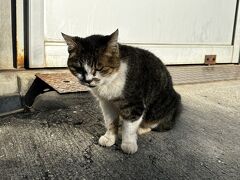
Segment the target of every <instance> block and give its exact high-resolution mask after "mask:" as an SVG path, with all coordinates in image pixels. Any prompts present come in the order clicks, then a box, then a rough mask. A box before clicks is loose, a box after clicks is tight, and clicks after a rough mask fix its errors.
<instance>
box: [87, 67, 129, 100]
mask: <svg viewBox="0 0 240 180" xmlns="http://www.w3.org/2000/svg"><path fill="white" fill-rule="evenodd" d="M126 75H127V64H126V63H121V65H120V68H119V70H118V72H116V73H115V74H113V75H111V76H109V77H105V78H104V79H102V80H103V82H102V83H101V85H99V86H97V87H95V88H94V89H93V90H92V92H93V93H94V94H95V95H96V96H98V97H100V98H104V99H108V100H110V99H114V98H117V97H120V96H121V95H122V93H123V89H124V86H125V83H126Z"/></svg>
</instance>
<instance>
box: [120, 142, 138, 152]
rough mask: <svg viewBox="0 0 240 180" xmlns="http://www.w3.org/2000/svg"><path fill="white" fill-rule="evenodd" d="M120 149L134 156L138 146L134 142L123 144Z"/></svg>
mask: <svg viewBox="0 0 240 180" xmlns="http://www.w3.org/2000/svg"><path fill="white" fill-rule="evenodd" d="M121 148H122V150H123V152H125V153H127V154H134V153H135V152H137V150H138V145H137V143H136V142H123V143H122V145H121Z"/></svg>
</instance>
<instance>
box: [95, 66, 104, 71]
mask: <svg viewBox="0 0 240 180" xmlns="http://www.w3.org/2000/svg"><path fill="white" fill-rule="evenodd" d="M102 70H103V67H101V68H95V71H102Z"/></svg>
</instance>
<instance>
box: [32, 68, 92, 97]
mask: <svg viewBox="0 0 240 180" xmlns="http://www.w3.org/2000/svg"><path fill="white" fill-rule="evenodd" d="M36 76H37V77H38V78H39V79H41V80H42V81H44V82H45V83H47V84H48V85H49V86H51V87H52V88H53V89H55V90H56V91H57V92H58V93H60V94H63V93H73V92H85V91H88V88H87V87H86V86H83V85H81V84H80V83H79V81H78V79H77V78H76V77H75V76H73V75H72V74H71V73H70V72H69V73H49V74H41V73H37V74H36Z"/></svg>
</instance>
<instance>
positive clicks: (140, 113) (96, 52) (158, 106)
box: [62, 30, 180, 154]
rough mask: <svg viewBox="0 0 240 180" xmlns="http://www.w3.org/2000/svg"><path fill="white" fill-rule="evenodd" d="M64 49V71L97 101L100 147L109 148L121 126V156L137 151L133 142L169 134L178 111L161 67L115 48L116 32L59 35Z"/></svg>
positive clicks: (146, 56)
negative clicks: (155, 134)
mask: <svg viewBox="0 0 240 180" xmlns="http://www.w3.org/2000/svg"><path fill="white" fill-rule="evenodd" d="M62 35H63V37H64V39H65V41H66V43H67V45H68V52H69V58H68V67H69V69H70V71H71V72H72V74H73V75H75V76H76V77H78V78H79V80H80V83H82V84H83V85H86V86H88V87H89V88H90V90H91V92H92V94H93V95H94V96H95V97H96V98H97V99H98V100H99V103H100V107H101V109H102V112H103V115H104V121H105V126H106V133H105V134H104V135H102V136H101V137H100V139H99V144H100V145H102V146H112V145H113V144H114V143H115V141H116V139H117V134H118V125H119V120H121V121H122V144H121V148H122V150H123V151H124V152H125V153H129V154H133V153H135V152H136V151H137V149H138V145H137V136H138V134H142V133H145V132H149V131H151V130H152V129H154V130H158V131H164V130H169V129H171V128H172V126H173V124H174V122H175V118H176V115H177V114H178V111H179V107H180V95H179V94H178V93H177V92H176V91H175V90H174V88H173V85H172V80H171V76H170V74H169V72H168V71H167V69H166V67H165V66H164V65H163V64H162V62H161V61H160V59H158V58H157V57H156V56H154V55H153V54H152V53H150V52H148V51H146V50H142V49H139V48H134V47H130V46H126V45H121V44H119V43H118V30H117V31H115V32H114V33H112V34H111V35H108V36H102V35H92V36H89V37H87V38H79V37H71V36H68V35H65V34H62Z"/></svg>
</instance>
